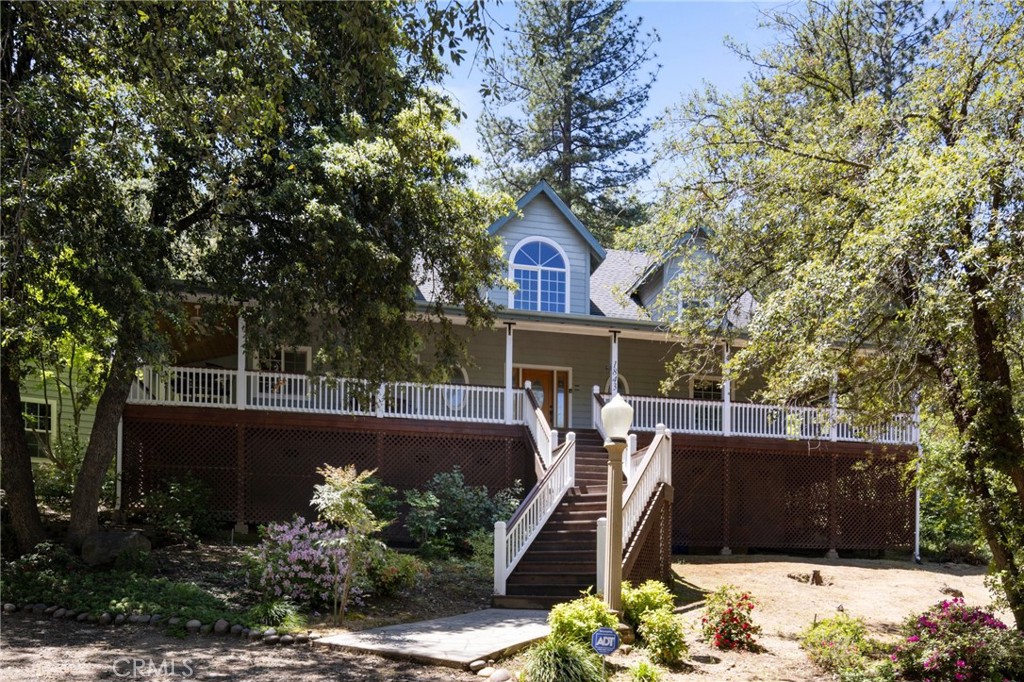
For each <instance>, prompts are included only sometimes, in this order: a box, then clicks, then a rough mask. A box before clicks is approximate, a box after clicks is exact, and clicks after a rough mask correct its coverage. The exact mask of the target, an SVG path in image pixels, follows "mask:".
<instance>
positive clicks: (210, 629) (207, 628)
mask: <svg viewBox="0 0 1024 682" xmlns="http://www.w3.org/2000/svg"><path fill="white" fill-rule="evenodd" d="M211 632H213V623H206V624H205V625H203V626H202V627H201V628H199V634H201V635H208V634H210V633H211Z"/></svg>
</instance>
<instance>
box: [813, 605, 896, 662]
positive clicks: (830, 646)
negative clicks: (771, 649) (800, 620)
mask: <svg viewBox="0 0 1024 682" xmlns="http://www.w3.org/2000/svg"><path fill="white" fill-rule="evenodd" d="M800 646H802V647H803V648H804V649H805V650H806V651H807V655H808V656H810V658H811V660H812V661H814V662H815V663H816V664H817V665H818V666H819V667H821V668H822V669H824V670H826V671H827V672H830V673H835V674H837V675H852V674H854V673H856V672H858V671H864V670H866V669H867V668H868V666H869V664H870V662H871V659H872V658H873V657H875V655H877V653H878V652H879V651H880V649H881V645H880V644H879V643H878V642H876V641H874V640H872V639H870V638H869V637H868V630H867V627H865V625H864V621H863V620H861V619H860V618H853V617H851V616H848V615H846V614H845V613H841V614H839V615H836V616H833V617H831V618H824V619H822V620H820V621H817V622H816V623H814V624H813V625H811V626H810V627H809V628H807V629H806V630H805V631H804V632H803V633H802V634H801V637H800Z"/></svg>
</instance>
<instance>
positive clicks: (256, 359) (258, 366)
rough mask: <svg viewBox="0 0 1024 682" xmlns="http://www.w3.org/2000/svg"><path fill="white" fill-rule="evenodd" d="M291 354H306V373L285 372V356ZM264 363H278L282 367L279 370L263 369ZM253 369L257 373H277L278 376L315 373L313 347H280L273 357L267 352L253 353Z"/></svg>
mask: <svg viewBox="0 0 1024 682" xmlns="http://www.w3.org/2000/svg"><path fill="white" fill-rule="evenodd" d="M286 352H289V353H305V355H306V369H305V371H304V372H286V371H285V370H284V354H285V353H286ZM263 361H268V362H277V363H279V365H280V367H279V368H278V369H263ZM253 369H255V370H256V371H257V372H276V373H278V374H302V373H305V374H308V373H309V372H311V371H313V347H312V346H278V347H277V348H275V349H274V352H273V355H270V354H269V353H267V352H263V353H260V352H259V351H257V352H255V353H253Z"/></svg>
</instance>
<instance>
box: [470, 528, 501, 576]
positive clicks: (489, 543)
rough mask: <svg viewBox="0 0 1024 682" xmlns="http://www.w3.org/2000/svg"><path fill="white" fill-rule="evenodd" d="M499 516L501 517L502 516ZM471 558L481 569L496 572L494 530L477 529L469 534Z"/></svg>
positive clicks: (485, 571) (491, 572)
mask: <svg viewBox="0 0 1024 682" xmlns="http://www.w3.org/2000/svg"><path fill="white" fill-rule="evenodd" d="M498 518H501V517H500V516H499V517H498ZM468 542H469V548H470V555H469V560H470V561H471V562H472V563H473V565H474V566H476V567H477V568H478V569H479V570H480V571H482V572H484V573H489V574H493V573H494V531H492V530H484V529H483V528H481V529H480V530H475V531H473V532H472V533H470V534H469V540H468Z"/></svg>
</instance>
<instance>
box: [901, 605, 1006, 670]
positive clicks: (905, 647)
mask: <svg viewBox="0 0 1024 682" xmlns="http://www.w3.org/2000/svg"><path fill="white" fill-rule="evenodd" d="M903 634H904V642H903V643H902V644H900V645H899V646H898V647H896V649H895V651H893V653H892V656H891V658H892V661H893V662H894V663H895V666H896V669H897V671H898V672H899V674H900V676H901V677H902V678H904V679H907V680H925V681H929V682H939V681H940V680H943V681H945V680H950V681H961V680H962V681H968V680H1019V679H1024V635H1022V634H1021V633H1020V632H1017V631H1015V630H1010V629H1008V628H1007V627H1006V625H1005V624H1004V623H1002V622H1001V621H1000V620H998V619H997V618H995V617H994V616H993V615H992V614H991V613H989V612H987V611H983V610H981V609H979V608H976V607H969V606H967V605H966V604H964V600H963V599H953V600H952V601H944V602H942V603H941V604H937V605H936V606H934V607H932V608H931V609H930V610H928V611H926V612H924V613H923V614H921V615H920V616H916V617H911V618H910V619H909V620H908V621H907V622H906V624H904V626H903Z"/></svg>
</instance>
